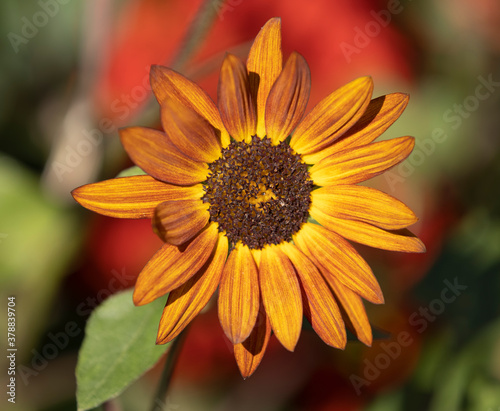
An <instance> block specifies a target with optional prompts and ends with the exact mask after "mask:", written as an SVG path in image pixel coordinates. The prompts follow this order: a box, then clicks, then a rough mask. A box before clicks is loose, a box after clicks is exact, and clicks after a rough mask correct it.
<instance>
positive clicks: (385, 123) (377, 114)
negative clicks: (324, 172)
mask: <svg viewBox="0 0 500 411" xmlns="http://www.w3.org/2000/svg"><path fill="white" fill-rule="evenodd" d="M408 99H409V96H408V94H404V93H392V94H387V95H385V96H381V97H377V98H375V99H373V100H372V101H370V104H368V107H367V109H366V110H365V112H364V113H363V115H362V116H361V118H360V119H359V120H358V121H357V122H356V123H355V124H354V125H353V126H352V127H351V128H350V129H349V130H347V131H346V132H345V133H344V135H342V137H341V138H339V139H338V140H337V141H335V142H334V143H333V144H331V145H329V146H328V147H326V148H325V149H323V150H320V151H317V152H315V153H311V154H306V155H303V156H302V159H303V160H304V162H305V163H306V164H316V163H318V162H319V161H320V160H322V159H323V158H326V157H328V156H330V155H332V154H335V153H337V152H339V151H342V150H345V149H346V148H352V147H355V146H362V145H365V144H369V143H371V142H372V141H373V140H375V139H376V138H377V137H379V136H381V135H382V134H383V133H384V131H386V130H387V129H388V128H389V127H390V126H391V125H392V124H393V123H394V122H395V121H396V120H397V119H398V118H399V116H400V115H401V113H402V112H403V110H404V109H405V108H406V105H407V104H408Z"/></svg>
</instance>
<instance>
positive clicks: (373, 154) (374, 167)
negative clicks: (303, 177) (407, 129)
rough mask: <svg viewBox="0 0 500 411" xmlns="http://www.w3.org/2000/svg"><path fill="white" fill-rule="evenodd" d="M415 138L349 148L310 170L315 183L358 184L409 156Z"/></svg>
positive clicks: (321, 184)
mask: <svg viewBox="0 0 500 411" xmlns="http://www.w3.org/2000/svg"><path fill="white" fill-rule="evenodd" d="M414 145H415V139H414V138H413V137H399V138H393V139H391V140H385V141H380V142H378V143H371V144H367V145H365V146H360V147H356V148H348V149H346V150H342V151H341V152H339V153H336V154H333V155H331V156H330V157H326V158H324V159H323V160H321V161H320V162H319V163H317V164H315V165H314V166H312V167H311V169H310V170H309V175H310V176H311V179H312V180H313V181H314V183H315V184H317V185H320V186H324V185H328V184H356V183H359V182H361V181H365V180H368V179H370V178H372V177H375V176H377V175H379V174H381V173H383V172H384V171H386V170H388V169H389V168H391V167H393V166H395V165H396V164H398V163H400V162H401V161H403V160H404V159H405V158H406V157H408V156H409V155H410V153H411V151H412V150H413V147H414Z"/></svg>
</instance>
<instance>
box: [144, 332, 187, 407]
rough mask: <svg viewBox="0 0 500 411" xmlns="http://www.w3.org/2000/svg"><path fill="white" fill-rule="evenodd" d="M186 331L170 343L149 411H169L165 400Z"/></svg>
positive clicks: (167, 402)
mask: <svg viewBox="0 0 500 411" xmlns="http://www.w3.org/2000/svg"><path fill="white" fill-rule="evenodd" d="M186 335H187V329H185V330H184V331H183V332H182V333H181V334H180V335H179V336H178V337H177V338H176V339H175V340H174V341H172V343H171V344H170V349H169V351H168V354H167V358H166V360H165V367H164V368H163V372H162V374H161V377H160V382H159V383H158V387H157V389H156V393H155V396H154V400H153V404H152V406H151V411H169V409H170V406H169V401H168V400H167V391H168V388H169V386H170V381H171V380H172V374H173V372H174V368H175V365H176V364H177V360H178V358H179V354H180V352H181V350H182V345H183V343H184V340H185V339H186Z"/></svg>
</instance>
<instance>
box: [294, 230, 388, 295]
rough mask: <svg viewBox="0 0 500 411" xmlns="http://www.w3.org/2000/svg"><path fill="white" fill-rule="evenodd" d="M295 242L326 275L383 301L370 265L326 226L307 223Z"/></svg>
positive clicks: (296, 236)
mask: <svg viewBox="0 0 500 411" xmlns="http://www.w3.org/2000/svg"><path fill="white" fill-rule="evenodd" d="M293 239H294V242H295V244H296V245H297V247H299V249H300V251H302V252H303V253H304V254H305V255H306V256H308V257H309V258H310V259H311V260H312V261H313V262H314V263H315V264H316V266H317V267H321V268H323V269H324V270H321V271H322V272H323V274H325V279H326V280H327V281H329V277H330V276H333V277H335V278H337V279H338V280H340V281H341V282H342V283H343V284H344V285H346V286H347V287H349V288H350V289H351V290H353V291H355V292H356V293H358V294H359V295H360V296H361V297H363V298H364V299H366V300H368V301H370V302H372V303H375V304H381V303H383V302H384V297H383V296H382V290H381V289H380V286H379V285H378V282H377V280H376V278H375V276H374V275H373V273H372V270H371V268H370V267H369V266H368V264H367V263H366V261H365V260H363V258H362V257H361V256H360V255H359V254H358V253H357V251H356V250H355V249H354V248H353V246H352V245H351V244H349V243H348V242H347V241H346V240H344V239H343V238H342V237H340V236H339V235H338V234H335V233H334V232H332V231H329V230H327V229H326V228H324V227H322V226H319V225H316V224H312V223H306V224H304V225H303V226H302V228H301V229H300V231H299V232H298V233H297V234H295V235H294V237H293Z"/></svg>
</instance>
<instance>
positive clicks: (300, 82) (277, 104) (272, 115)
mask: <svg viewBox="0 0 500 411" xmlns="http://www.w3.org/2000/svg"><path fill="white" fill-rule="evenodd" d="M310 91H311V73H310V71H309V66H308V65H307V62H306V61H305V59H304V57H302V56H301V55H300V54H298V53H296V52H293V53H292V54H291V56H290V57H289V59H288V61H287V62H286V64H285V67H284V69H283V71H282V72H281V74H280V75H279V77H278V79H277V80H276V82H275V83H274V86H273V88H272V89H271V92H270V93H269V97H268V99H267V103H266V117H265V118H266V133H267V137H269V138H270V139H271V140H272V142H273V144H275V145H277V144H279V143H280V142H282V141H283V140H284V139H285V138H287V137H288V136H289V135H290V134H291V132H292V131H293V130H294V129H295V127H297V124H299V122H300V120H301V119H302V116H303V115H304V112H305V110H306V106H307V101H308V100H309V92H310Z"/></svg>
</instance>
